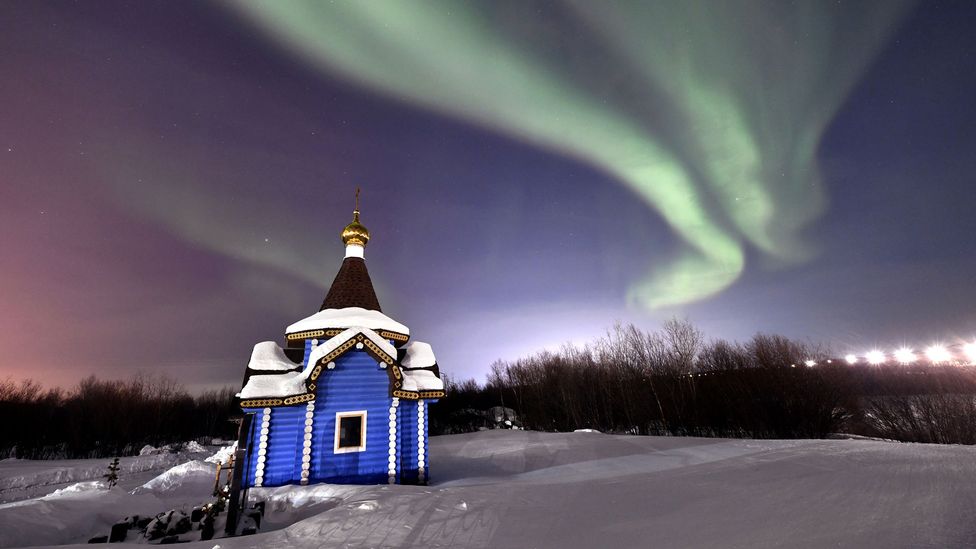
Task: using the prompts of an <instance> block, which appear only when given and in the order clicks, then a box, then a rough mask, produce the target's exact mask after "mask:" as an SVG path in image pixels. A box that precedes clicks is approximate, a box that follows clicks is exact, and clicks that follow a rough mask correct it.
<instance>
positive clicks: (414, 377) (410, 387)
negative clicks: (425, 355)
mask: <svg viewBox="0 0 976 549" xmlns="http://www.w3.org/2000/svg"><path fill="white" fill-rule="evenodd" d="M403 390H404V391H443V390H444V382H443V381H441V379H440V378H439V377H437V376H436V375H435V374H434V372H432V371H430V370H403Z"/></svg>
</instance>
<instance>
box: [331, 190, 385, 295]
mask: <svg viewBox="0 0 976 549" xmlns="http://www.w3.org/2000/svg"><path fill="white" fill-rule="evenodd" d="M341 237H342V243H343V244H345V245H346V258H345V259H343V260H342V266H341V267H339V273H338V274H336V277H335V280H333V281H332V287H331V288H329V293H328V294H327V295H326V296H325V301H323V302H322V307H321V308H320V309H319V310H320V311H323V310H325V309H344V308H346V307H362V308H363V309H372V310H374V311H381V309H380V302H379V300H378V299H376V292H374V291H373V281H372V280H370V279H369V271H367V270H366V260H365V259H363V253H364V251H365V249H366V243H367V242H369V229H367V228H366V227H365V226H363V224H362V223H360V222H359V188H358V187H357V188H356V209H355V210H353V211H352V223H350V224H348V225H346V228H345V229H342V233H341ZM381 312H382V311H381Z"/></svg>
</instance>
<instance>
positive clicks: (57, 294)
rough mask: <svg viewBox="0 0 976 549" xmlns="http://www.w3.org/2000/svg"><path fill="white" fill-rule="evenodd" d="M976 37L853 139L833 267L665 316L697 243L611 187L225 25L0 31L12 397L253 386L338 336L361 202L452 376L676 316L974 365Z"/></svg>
mask: <svg viewBox="0 0 976 549" xmlns="http://www.w3.org/2000/svg"><path fill="white" fill-rule="evenodd" d="M504 6H507V4H504ZM504 6H503V7H502V8H499V11H504V9H507V8H504ZM974 15H976V6H974V5H970V4H967V3H951V4H948V5H941V4H938V3H926V4H925V5H923V6H920V7H918V8H916V9H915V10H913V11H911V12H910V13H909V14H908V15H907V17H906V18H905V20H904V21H903V22H901V24H900V25H899V26H898V27H897V29H896V30H895V31H894V34H893V35H892V36H891V37H890V39H887V40H886V41H885V43H884V46H883V47H882V48H881V50H880V52H879V53H878V54H877V55H876V56H875V57H874V59H873V60H872V62H871V63H870V64H869V65H868V66H867V68H866V69H865V70H864V72H863V74H862V75H861V76H860V77H859V78H858V80H857V83H856V85H855V86H854V88H853V89H852V91H851V92H850V94H849V95H848V97H847V98H846V99H845V100H844V101H843V103H842V106H841V108H840V110H839V111H838V112H837V113H836V114H835V115H834V116H833V117H832V119H831V120H830V122H829V124H828V125H827V128H826V131H825V132H824V134H823V136H822V139H821V141H820V143H819V145H818V147H817V149H816V150H817V163H818V165H819V167H820V169H821V171H822V175H823V187H824V191H825V194H826V196H827V205H826V209H825V210H824V212H823V213H822V215H820V216H819V217H818V218H817V219H816V220H815V221H813V222H812V223H810V224H809V225H808V226H807V227H806V228H805V229H804V231H803V236H804V237H805V238H807V239H808V240H809V241H810V242H812V243H813V245H814V246H813V247H814V248H815V249H816V250H817V253H816V254H814V255H813V256H812V257H811V258H809V259H808V260H806V261H803V262H799V263H795V264H786V265H784V264H780V263H778V262H775V261H770V260H767V259H766V258H765V257H764V256H763V255H762V254H760V253H759V252H757V251H755V250H751V249H748V250H747V256H746V266H745V270H744V272H743V273H742V275H741V276H740V277H739V278H738V280H737V281H736V282H735V283H734V284H733V285H732V286H730V287H729V288H727V289H725V290H724V291H722V292H720V293H719V294H718V295H716V296H713V297H710V298H708V299H704V300H701V301H697V302H694V303H690V304H687V305H684V306H681V307H675V308H669V309H662V310H654V311H650V310H646V309H643V308H641V307H639V306H635V305H634V304H632V303H629V302H628V300H627V298H626V296H627V290H628V287H630V286H631V285H633V284H634V283H635V282H636V281H637V280H638V279H639V278H640V277H641V276H642V274H643V273H644V272H646V270H647V269H648V268H649V267H653V266H654V265H656V264H659V263H662V264H663V262H665V261H666V260H667V258H668V254H670V253H671V252H672V251H673V249H674V247H675V246H676V237H675V236H674V234H673V232H672V231H671V229H670V228H669V226H668V225H667V224H666V223H665V222H664V221H663V220H662V219H661V218H660V216H658V215H657V214H656V213H655V212H654V211H652V210H649V209H648V208H647V207H646V206H645V205H643V204H642V203H640V201H638V200H636V199H635V197H634V195H633V194H632V193H631V191H629V190H628V189H627V188H626V187H625V186H623V185H621V184H620V183H619V182H618V181H616V180H614V178H613V177H611V176H609V175H607V174H606V173H605V172H604V171H602V170H597V169H594V168H593V167H591V166H590V165H588V164H586V163H584V162H581V161H580V160H578V159H576V158H573V157H570V156H568V155H567V156H564V155H560V154H558V153H555V152H552V151H551V150H547V149H544V148H541V147H538V146H535V145H533V144H531V143H527V142H525V141H522V140H519V139H515V138H513V137H511V136H509V135H506V134H505V133H504V132H499V131H496V129H493V128H490V127H482V126H480V125H478V124H475V123H471V122H468V121H464V120H461V119H456V118H454V117H451V116H449V115H445V114H439V113H437V112H433V111H431V110H428V109H425V108H423V107H419V106H415V105H413V104H411V103H410V102H404V101H400V100H397V99H393V98H390V97H389V96H387V95H384V94H382V93H379V92H377V91H375V90H372V89H370V88H368V87H365V86H362V85H360V84H357V83H354V82H352V81H349V80H346V79H345V78H343V76H342V75H341V74H330V73H329V72H328V71H322V70H320V69H319V68H317V67H313V66H311V64H309V63H308V62H306V61H304V60H303V59H301V58H299V57H297V56H295V55H294V54H293V53H291V52H290V51H288V50H286V49H284V48H282V47H281V45H280V44H279V43H277V42H275V41H273V40H272V39H271V38H269V37H268V36H266V35H264V34H262V33H260V32H258V31H257V30H256V29H255V28H254V27H253V26H251V25H249V24H247V23H245V22H244V21H243V20H242V18H241V16H240V15H239V14H235V13H232V12H231V11H230V10H227V9H225V8H223V7H221V6H219V5H217V6H212V5H206V4H199V3H194V4H190V3H168V2H158V3H148V2H132V3H116V2H97V3H85V2H83V3H67V2H56V3H55V2H4V3H3V4H2V6H0V75H2V78H0V265H2V268H0V296H2V298H0V377H5V376H8V375H9V376H12V377H14V378H21V377H32V378H35V379H37V380H39V381H42V382H44V383H45V384H51V385H64V386H68V385H71V384H73V383H75V382H76V381H77V380H78V379H79V378H81V377H83V376H85V375H87V374H89V373H95V374H97V375H99V376H101V377H108V378H114V377H125V376H128V375H130V374H133V373H136V372H142V371H155V372H163V373H166V374H169V375H172V376H175V377H178V378H180V379H181V380H183V381H184V382H185V383H186V384H187V385H188V386H190V387H191V388H199V387H202V386H213V385H225V384H237V383H239V380H240V378H241V376H242V373H243V371H244V366H245V364H246V361H247V358H248V356H249V354H250V349H251V347H252V345H253V344H254V343H256V342H258V341H262V340H268V339H273V340H279V341H280V340H281V338H282V334H283V331H284V328H285V326H287V325H288V324H290V323H291V322H293V321H295V320H298V319H299V318H302V317H305V316H307V315H309V314H311V313H312V312H314V311H315V310H317V307H318V305H319V304H320V303H321V300H322V297H323V296H324V294H325V291H326V289H327V285H328V284H329V283H330V282H331V281H332V278H333V277H334V275H335V272H336V270H337V269H338V267H339V264H340V262H341V259H342V244H341V242H340V240H339V237H338V233H339V231H340V230H341V229H342V227H343V226H344V225H345V224H346V223H347V222H348V221H349V220H350V216H351V210H352V206H353V195H354V190H355V187H356V186H357V185H359V186H361V187H362V188H363V198H362V211H363V214H362V221H363V223H364V224H365V225H366V226H367V227H368V228H369V229H370V231H371V233H372V235H373V237H372V240H371V241H370V243H369V246H368V248H367V250H366V258H367V262H368V265H369V268H370V274H371V275H372V278H373V281H374V284H375V286H376V291H377V294H378V297H379V299H380V303H381V305H382V306H383V309H384V312H386V313H387V314H389V315H390V316H392V317H393V318H395V319H397V320H399V321H401V322H403V323H405V324H407V325H408V326H410V327H411V330H412V332H413V335H414V337H415V338H416V339H420V340H423V341H428V342H430V343H431V344H432V345H433V346H434V350H435V352H437V353H438V358H439V362H440V364H441V367H442V368H443V370H444V371H445V372H447V373H448V374H449V375H453V376H457V377H476V378H479V379H480V378H482V376H483V375H484V374H485V372H486V371H487V368H488V365H489V364H490V363H491V362H492V361H494V360H496V359H500V358H501V359H509V358H514V357H517V356H519V355H522V354H526V353H529V352H532V351H534V350H538V349H541V348H543V347H547V346H548V347H553V346H556V345H559V344H560V343H562V342H566V341H577V342H582V341H586V340H589V339H591V338H593V337H595V336H598V335H599V334H600V333H601V332H602V331H603V330H604V329H605V328H607V327H609V326H611V325H612V324H613V322H614V321H616V320H620V321H624V322H631V321H632V322H636V323H638V324H639V325H641V326H644V327H646V328H648V329H653V328H655V327H656V326H658V325H659V323H660V322H661V321H662V320H663V319H666V318H669V317H671V316H679V317H687V318H688V319H690V320H691V321H693V322H695V323H696V324H698V325H699V326H700V327H701V328H702V329H703V330H705V331H706V333H707V334H708V335H709V336H711V337H724V338H732V339H743V338H747V337H749V336H750V335H752V334H753V333H755V332H758V331H765V332H776V333H782V334H785V335H788V336H792V337H797V338H801V339H810V340H813V341H818V342H825V343H828V344H830V345H832V346H833V348H834V349H835V350H836V351H837V352H838V353H844V352H848V351H849V350H854V351H855V352H862V351H863V350H866V348H867V347H869V346H874V345H881V346H884V347H894V346H898V345H901V344H902V343H908V344H910V345H915V346H921V345H924V344H927V343H929V342H930V341H932V340H934V339H941V340H943V341H946V342H954V341H955V340H956V339H957V338H966V339H971V338H972V337H973V336H974V335H976V308H974V307H973V303H976V275H974V273H976V253H974V252H976V244H974V238H973V235H974V234H976V216H974V215H973V207H974V199H973V192H974V191H973V189H974V188H976V187H974V183H976V182H974V174H976V154H973V151H974V150H976V131H974V130H976V103H974V102H973V100H972V98H973V97H976V71H974V67H976V58H974V52H976V33H973V32H972V27H973V24H974V22H976V17H974ZM496 21H497V19H496ZM742 24H743V25H744V27H745V28H748V25H749V21H748V20H746V21H744V22H743V23H742ZM546 29H547V32H549V33H550V34H551V36H552V41H553V43H555V44H559V43H560V41H566V42H567V43H569V42H572V41H574V40H576V34H575V33H574V32H573V31H572V29H571V28H569V27H567V28H565V29H563V28H562V27H561V26H560V24H559V22H558V21H557V22H554V23H552V24H551V25H548V26H547V27H546ZM869 31H870V29H866V31H865V32H869ZM756 32H762V29H756ZM583 66H585V65H583ZM581 70H582V69H581ZM621 71H623V69H621ZM578 76H579V77H580V78H581V79H585V78H586V76H587V75H586V74H581V75H578ZM830 77H831V75H830V74H827V75H825V78H830Z"/></svg>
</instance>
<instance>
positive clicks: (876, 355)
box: [864, 349, 885, 365]
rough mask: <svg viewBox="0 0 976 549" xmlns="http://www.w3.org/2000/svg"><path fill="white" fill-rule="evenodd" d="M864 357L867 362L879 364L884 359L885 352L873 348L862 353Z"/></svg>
mask: <svg viewBox="0 0 976 549" xmlns="http://www.w3.org/2000/svg"><path fill="white" fill-rule="evenodd" d="M864 358H866V359H867V361H868V364H875V365H877V364H881V363H882V362H884V361H885V354H884V353H882V352H881V351H879V350H877V349H874V350H872V351H868V352H867V353H866V354H865V355H864Z"/></svg>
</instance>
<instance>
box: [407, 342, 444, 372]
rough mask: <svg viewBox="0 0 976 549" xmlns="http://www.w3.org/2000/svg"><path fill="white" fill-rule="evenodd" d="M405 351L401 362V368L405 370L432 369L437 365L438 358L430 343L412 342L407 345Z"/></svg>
mask: <svg viewBox="0 0 976 549" xmlns="http://www.w3.org/2000/svg"><path fill="white" fill-rule="evenodd" d="M403 349H404V350H405V351H406V354H405V355H404V357H403V360H401V361H400V366H402V367H403V368H404V369H411V368H430V367H431V366H434V365H436V364H437V358H436V357H435V356H434V349H432V348H431V346H430V343H425V342H423V341H412V342H410V343H407V344H406V345H405V346H404V347H403Z"/></svg>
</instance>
